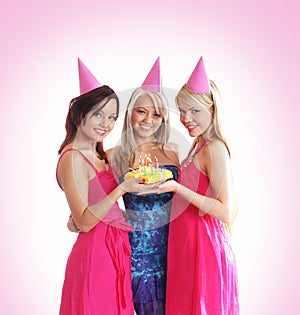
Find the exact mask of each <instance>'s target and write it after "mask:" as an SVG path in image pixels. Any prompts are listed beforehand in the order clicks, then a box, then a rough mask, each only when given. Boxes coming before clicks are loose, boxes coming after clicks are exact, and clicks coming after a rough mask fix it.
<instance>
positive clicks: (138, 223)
mask: <svg viewBox="0 0 300 315" xmlns="http://www.w3.org/2000/svg"><path fill="white" fill-rule="evenodd" d="M163 167H164V168H167V169H169V170H171V171H172V173H173V179H175V180H177V177H178V169H177V167H176V166H174V165H165V166H163ZM172 196H173V193H164V194H161V195H156V194H151V195H139V196H138V195H135V194H130V193H126V194H125V195H124V196H123V200H124V204H125V208H126V212H127V214H128V220H127V221H128V223H129V224H131V225H132V226H133V227H134V231H132V232H130V233H129V241H130V244H131V248H132V291H133V299H134V308H135V311H136V313H137V315H153V314H155V315H164V314H165V296H166V265H167V248H168V233H169V218H170V211H171V202H172Z"/></svg>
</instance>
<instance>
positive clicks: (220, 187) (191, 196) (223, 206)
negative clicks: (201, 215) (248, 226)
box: [158, 141, 232, 222]
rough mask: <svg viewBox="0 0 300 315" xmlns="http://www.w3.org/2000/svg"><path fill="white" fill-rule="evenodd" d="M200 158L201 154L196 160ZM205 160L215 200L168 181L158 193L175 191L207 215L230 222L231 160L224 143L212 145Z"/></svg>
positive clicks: (161, 186) (218, 142)
mask: <svg viewBox="0 0 300 315" xmlns="http://www.w3.org/2000/svg"><path fill="white" fill-rule="evenodd" d="M198 157H199V154H198V155H197V156H196V158H198ZM203 158H204V160H205V161H204V164H205V169H206V172H207V176H208V178H209V180H210V184H211V187H212V189H213V191H214V195H215V198H210V197H207V196H204V195H200V194H198V193H196V192H194V191H193V190H191V189H189V188H187V187H185V186H183V185H181V184H179V183H176V182H175V181H167V182H165V183H163V184H161V185H160V186H159V191H158V193H162V192H166V191H174V192H177V193H179V194H180V195H181V196H182V197H183V198H185V199H186V200H187V201H189V202H190V203H192V204H193V205H194V206H195V207H197V208H199V209H201V211H203V212H205V213H209V214H210V215H211V216H214V217H216V218H218V219H219V220H221V221H223V222H228V221H229V220H230V211H229V209H230V204H231V199H232V187H231V171H230V160H229V156H228V153H227V150H226V148H225V146H224V144H223V143H221V142H220V141H216V142H213V143H211V144H210V147H209V150H207V154H205V155H204V156H203V155H202V159H203Z"/></svg>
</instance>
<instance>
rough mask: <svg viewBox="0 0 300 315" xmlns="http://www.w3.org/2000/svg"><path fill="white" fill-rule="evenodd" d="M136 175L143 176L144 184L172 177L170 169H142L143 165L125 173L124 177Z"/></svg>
mask: <svg viewBox="0 0 300 315" xmlns="http://www.w3.org/2000/svg"><path fill="white" fill-rule="evenodd" d="M135 176H137V177H138V178H144V179H145V184H153V183H157V182H161V181H164V180H167V179H170V178H173V174H172V172H171V171H170V170H167V169H164V168H156V169H152V170H151V169H150V170H149V168H147V169H144V168H143V167H141V168H139V169H137V170H133V171H131V172H128V173H126V174H125V176H124V179H125V180H126V179H130V178H133V177H135Z"/></svg>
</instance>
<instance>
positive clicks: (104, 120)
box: [99, 115, 109, 127]
mask: <svg viewBox="0 0 300 315" xmlns="http://www.w3.org/2000/svg"><path fill="white" fill-rule="evenodd" d="M99 125H100V127H107V126H108V125H109V119H108V117H106V116H104V115H102V116H101V118H100V121H99Z"/></svg>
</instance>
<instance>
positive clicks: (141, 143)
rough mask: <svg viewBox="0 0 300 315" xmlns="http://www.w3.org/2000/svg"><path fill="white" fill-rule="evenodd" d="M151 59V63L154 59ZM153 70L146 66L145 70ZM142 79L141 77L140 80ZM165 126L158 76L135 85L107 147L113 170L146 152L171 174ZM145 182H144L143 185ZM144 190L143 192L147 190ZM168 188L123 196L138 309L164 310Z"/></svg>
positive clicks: (160, 313) (147, 312) (141, 313)
mask: <svg viewBox="0 0 300 315" xmlns="http://www.w3.org/2000/svg"><path fill="white" fill-rule="evenodd" d="M156 65H157V64H156ZM153 71H158V70H157V68H156V70H155V66H154V68H152V70H151V71H150V73H151V72H152V74H153ZM146 82H147V80H146ZM169 132H170V125H169V111H168V105H167V99H166V97H165V95H164V94H163V93H162V92H161V87H160V82H154V83H153V82H152V83H149V82H148V83H147V84H145V82H144V84H143V85H142V87H141V88H137V89H136V90H135V91H134V92H133V94H132V96H131V99H130V101H129V104H128V106H127V109H126V114H125V119H124V126H123V133H122V140H121V145H120V146H118V147H116V148H115V149H114V150H113V151H112V152H111V153H110V161H111V165H112V168H113V169H114V171H115V172H116V173H117V174H118V175H119V176H120V178H121V181H122V177H123V175H124V174H125V173H126V172H127V171H128V170H130V169H136V168H138V167H139V160H140V157H144V156H145V154H146V155H148V154H150V156H151V158H152V159H154V158H155V157H156V158H157V160H158V161H159V164H160V166H163V167H164V168H167V169H169V170H171V171H172V173H173V176H174V179H175V180H176V179H177V167H178V165H179V160H178V156H177V153H176V150H174V145H171V144H170V143H168V138H169ZM145 186H146V185H145ZM148 193H149V192H148ZM172 196H173V193H170V192H167V193H164V194H161V195H157V194H155V193H153V194H147V195H136V194H132V193H126V194H125V195H123V200H124V204H125V208H126V212H127V214H128V220H127V222H128V223H129V224H131V225H132V226H133V227H134V231H132V232H130V233H129V241H130V245H131V248H132V290H133V300H134V308H135V312H136V313H137V314H138V315H151V314H157V315H164V314H165V289H166V262H167V246H168V231H169V215H170V209H171V201H172Z"/></svg>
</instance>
